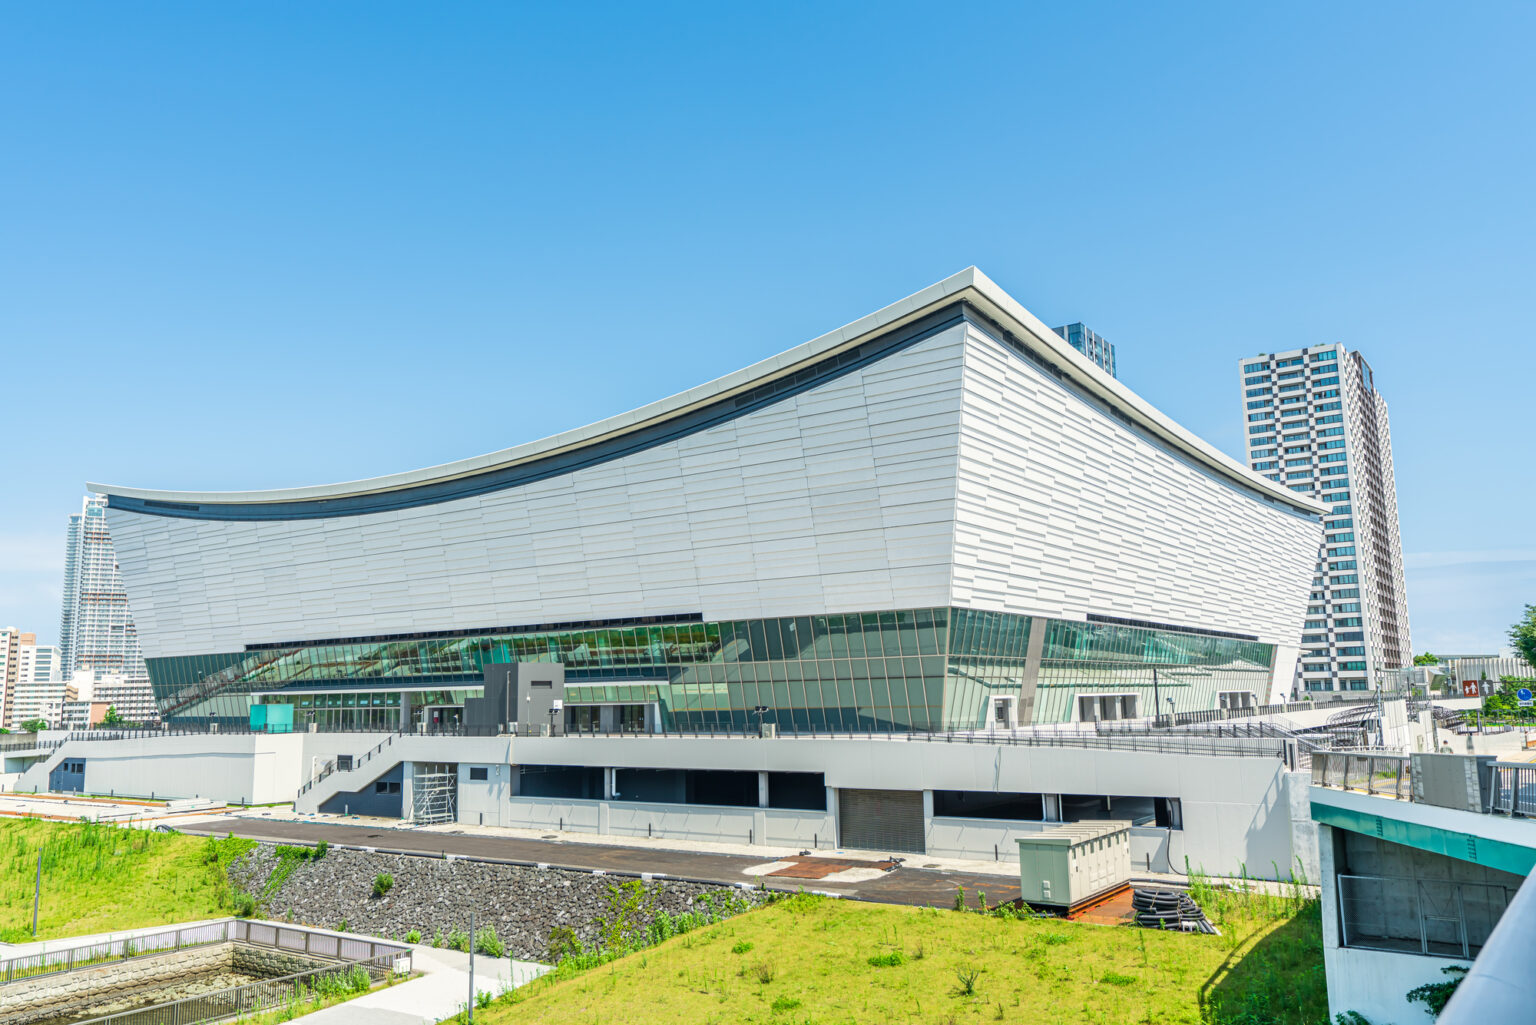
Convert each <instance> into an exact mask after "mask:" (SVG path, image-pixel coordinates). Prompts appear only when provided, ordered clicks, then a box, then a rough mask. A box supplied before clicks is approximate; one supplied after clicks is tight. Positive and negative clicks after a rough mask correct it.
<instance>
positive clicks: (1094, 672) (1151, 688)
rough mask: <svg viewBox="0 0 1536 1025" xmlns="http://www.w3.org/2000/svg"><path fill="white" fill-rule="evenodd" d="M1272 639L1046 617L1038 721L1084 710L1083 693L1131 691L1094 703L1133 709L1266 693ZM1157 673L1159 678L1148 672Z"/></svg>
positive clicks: (1209, 703) (1185, 708) (1201, 704)
mask: <svg viewBox="0 0 1536 1025" xmlns="http://www.w3.org/2000/svg"><path fill="white" fill-rule="evenodd" d="M1274 660H1275V646H1274V645H1272V644H1263V643H1261V642H1259V641H1246V640H1241V639H1238V638H1231V637H1210V636H1206V635H1204V634H1195V633H1184V632H1181V631H1173V630H1152V629H1147V628H1144V627H1132V626H1117V625H1112V624H1106V623H1080V622H1075V621H1070V620H1062V619H1053V620H1050V621H1048V623H1047V625H1046V630H1045V643H1044V647H1043V649H1042V651H1041V653H1040V676H1039V685H1038V690H1037V692H1036V698H1035V708H1036V711H1035V721H1036V722H1070V721H1072V720H1074V719H1083V718H1088V719H1092V718H1094V715H1093V714H1091V713H1090V714H1088V715H1084V714H1083V712H1082V708H1081V706H1080V703H1079V701H1078V698H1079V697H1080V696H1082V695H1112V696H1124V697H1133V698H1135V701H1134V702H1133V703H1127V702H1121V703H1119V704H1118V705H1116V704H1114V703H1107V702H1093V703H1092V706H1093V708H1095V709H1104V708H1115V707H1118V708H1121V709H1124V708H1126V707H1134V708H1135V709H1136V710H1137V711H1136V714H1138V715H1142V716H1149V715H1151V714H1152V709H1153V706H1154V701H1156V702H1161V705H1162V707H1161V708H1160V709H1159V710H1158V711H1159V714H1167V712H1168V710H1169V704H1168V701H1169V699H1170V698H1171V699H1172V700H1173V706H1172V707H1173V709H1174V710H1175V711H1179V712H1191V711H1204V710H1206V709H1212V708H1215V707H1217V701H1218V695H1219V694H1220V693H1221V692H1223V691H1240V692H1252V693H1253V694H1254V695H1255V699H1254V703H1255V704H1263V703H1264V702H1265V700H1266V698H1267V696H1268V694H1269V683H1270V679H1271V676H1272V673H1273V667H1274ZM1154 672H1155V673H1156V677H1157V679H1156V684H1155V685H1154V682H1153V674H1154Z"/></svg>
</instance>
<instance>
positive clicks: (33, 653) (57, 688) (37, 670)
mask: <svg viewBox="0 0 1536 1025" xmlns="http://www.w3.org/2000/svg"><path fill="white" fill-rule="evenodd" d="M28 636H31V635H28ZM20 662H21V666H20V671H19V673H18V679H17V681H16V694H15V700H14V701H11V702H9V705H10V709H9V712H8V714H7V718H6V721H5V725H6V728H7V729H11V730H15V729H19V728H20V726H21V724H22V723H24V722H30V721H32V720H33V719H43V720H45V721H46V722H48V723H49V725H54V726H56V725H58V723H59V712H60V711H61V705H62V702H63V700H64V691H65V683H64V678H63V676H62V675H61V674H60V671H59V665H60V660H59V648H58V647H57V646H56V645H52V644H36V643H33V644H25V643H24V644H22V645H21V659H20ZM49 709H52V714H50V713H49Z"/></svg>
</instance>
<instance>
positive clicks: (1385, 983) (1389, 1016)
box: [1323, 947, 1494, 1025]
mask: <svg viewBox="0 0 1536 1025" xmlns="http://www.w3.org/2000/svg"><path fill="white" fill-rule="evenodd" d="M1323 963H1324V965H1325V966H1326V968H1327V971H1328V1014H1329V1016H1330V1017H1333V1016H1335V1015H1338V1014H1341V1013H1343V1012H1345V1011H1358V1012H1360V1013H1361V1014H1363V1015H1365V1017H1366V1019H1367V1020H1368V1021H1370V1023H1371V1025H1429V1023H1430V1022H1432V1021H1434V1018H1432V1017H1430V1014H1429V1010H1428V1009H1427V1008H1426V1007H1425V1006H1424V1005H1423V1004H1410V1003H1409V1002H1408V997H1407V993H1408V991H1409V990H1411V989H1413V988H1414V987H1416V986H1422V985H1424V984H1425V983H1426V982H1444V981H1445V980H1446V978H1447V977H1446V976H1445V975H1443V974H1441V971H1440V969H1441V968H1444V967H1447V966H1449V965H1460V966H1461V967H1463V968H1465V967H1467V962H1465V961H1452V960H1450V959H1449V958H1443V957H1425V956H1423V955H1421V954H1394V953H1392V952H1391V951H1386V950H1359V949H1356V948H1354V947H1333V948H1331V949H1330V948H1326V947H1325V948H1324V950H1323ZM1488 1025H1494V1023H1493V1022H1489V1023H1488Z"/></svg>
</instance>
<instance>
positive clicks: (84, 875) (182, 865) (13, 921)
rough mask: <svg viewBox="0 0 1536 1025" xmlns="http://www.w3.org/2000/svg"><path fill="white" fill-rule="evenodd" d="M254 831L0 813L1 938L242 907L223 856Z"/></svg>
mask: <svg viewBox="0 0 1536 1025" xmlns="http://www.w3.org/2000/svg"><path fill="white" fill-rule="evenodd" d="M254 846H256V844H255V841H252V840H243V839H238V838H235V837H226V838H224V839H215V838H213V837H208V838H206V839H201V838H196V837H190V836H183V835H181V834H179V833H161V832H156V831H153V830H149V829H135V828H132V827H129V826H124V825H117V824H113V823H101V822H87V821H85V820H81V821H80V822H78V823H63V822H44V821H41V820H35V819H12V820H6V821H0V942H6V943H20V942H25V941H27V940H30V939H31V938H32V896H33V885H34V882H35V880H36V878H37V865H38V855H39V854H41V855H42V899H41V901H40V907H39V920H38V936H39V938H43V937H50V936H70V935H79V934H82V933H91V932H109V931H113V930H119V929H130V928H136V927H140V926H149V925H161V924H170V923H175V922H185V921H190V920H193V919H198V918H214V917H218V916H219V915H225V914H230V913H231V912H239V911H241V910H242V907H243V903H242V901H241V897H240V894H239V891H237V890H236V889H235V888H234V887H232V886H231V885H230V882H229V875H228V871H229V866H230V864H231V863H233V862H234V861H235V860H236V859H237V858H239V857H240V856H241V855H243V854H245V853H246V852H247V851H249V850H250V849H251V848H252V847H254Z"/></svg>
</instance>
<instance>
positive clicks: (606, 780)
mask: <svg viewBox="0 0 1536 1025" xmlns="http://www.w3.org/2000/svg"><path fill="white" fill-rule="evenodd" d="M617 777H618V770H617V769H613V768H609V767H605V768H604V769H603V800H605V801H611V800H613V787H614V780H615V779H617Z"/></svg>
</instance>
